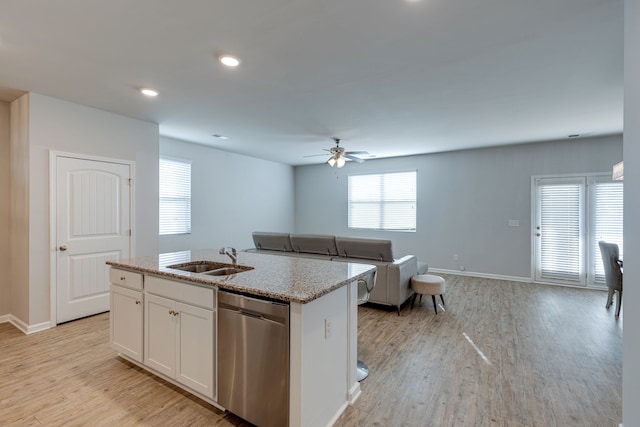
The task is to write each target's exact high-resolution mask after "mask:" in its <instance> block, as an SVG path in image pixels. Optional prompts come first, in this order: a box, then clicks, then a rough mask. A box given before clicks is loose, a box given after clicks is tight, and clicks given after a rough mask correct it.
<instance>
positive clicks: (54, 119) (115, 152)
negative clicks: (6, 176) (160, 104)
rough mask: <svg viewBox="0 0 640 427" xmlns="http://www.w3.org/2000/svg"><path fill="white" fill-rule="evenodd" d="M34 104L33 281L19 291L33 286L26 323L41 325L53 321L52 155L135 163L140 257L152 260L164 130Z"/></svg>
mask: <svg viewBox="0 0 640 427" xmlns="http://www.w3.org/2000/svg"><path fill="white" fill-rule="evenodd" d="M28 99H29V104H28V127H29V128H28V144H29V152H28V156H29V160H28V180H29V181H28V184H29V192H28V197H29V199H28V200H29V201H28V206H29V217H28V225H29V233H28V236H29V241H28V245H29V255H28V258H29V259H28V262H29V277H28V283H17V284H14V286H19V287H21V288H22V289H23V290H24V287H28V300H29V313H28V319H24V318H22V319H21V320H22V321H24V322H27V323H28V324H29V325H35V324H39V323H44V322H47V321H48V320H49V318H50V314H49V308H50V302H49V295H50V286H49V277H50V268H49V256H50V251H51V246H50V242H49V153H50V151H51V150H53V151H64V152H70V153H78V154H86V155H92V156H103V157H110V158H115V159H123V160H133V161H135V176H134V183H135V198H134V204H135V210H136V212H135V218H134V230H135V231H134V232H135V251H136V254H135V255H151V254H155V253H157V251H158V183H157V176H158V125H157V124H154V123H149V122H143V121H140V120H135V119H131V118H128V117H124V116H120V115H116V114H112V113H108V112H105V111H101V110H97V109H94V108H89V107H85V106H82V105H78V104H73V103H70V102H66V101H61V100H59V99H54V98H50V97H47V96H43V95H39V94H35V93H30V94H28ZM14 102H15V101H14ZM51 245H55V242H53V243H51Z"/></svg>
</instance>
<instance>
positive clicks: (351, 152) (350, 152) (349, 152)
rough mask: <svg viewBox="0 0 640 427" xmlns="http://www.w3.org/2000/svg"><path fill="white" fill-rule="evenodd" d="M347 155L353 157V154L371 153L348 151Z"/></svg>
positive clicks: (366, 152)
mask: <svg viewBox="0 0 640 427" xmlns="http://www.w3.org/2000/svg"><path fill="white" fill-rule="evenodd" d="M345 154H349V155H351V154H369V152H368V151H348V152H346V153H345Z"/></svg>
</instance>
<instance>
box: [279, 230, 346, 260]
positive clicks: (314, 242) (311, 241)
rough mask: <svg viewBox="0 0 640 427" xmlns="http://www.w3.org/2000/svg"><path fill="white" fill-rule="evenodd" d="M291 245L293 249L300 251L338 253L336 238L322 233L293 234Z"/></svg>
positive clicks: (324, 253) (332, 254) (334, 254)
mask: <svg viewBox="0 0 640 427" xmlns="http://www.w3.org/2000/svg"><path fill="white" fill-rule="evenodd" d="M289 237H290V239H291V246H292V247H293V250H294V251H296V252H300V253H308V254H320V255H330V256H336V255H338V249H337V248H336V238H335V237H334V236H325V235H320V234H292V235H291V236H289Z"/></svg>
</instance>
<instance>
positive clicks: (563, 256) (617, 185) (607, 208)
mask: <svg viewBox="0 0 640 427" xmlns="http://www.w3.org/2000/svg"><path fill="white" fill-rule="evenodd" d="M533 192H534V210H533V217H534V218H533V221H532V224H533V227H534V230H533V235H534V239H535V241H534V269H535V280H536V281H537V282H544V283H559V284H567V285H574V286H587V287H603V286H604V269H603V265H602V258H601V256H600V249H599V247H598V241H599V240H605V241H607V242H611V243H616V244H618V246H619V247H620V254H621V256H622V253H623V241H622V233H623V222H622V218H623V185H622V182H619V181H612V180H611V175H609V174H607V175H584V176H569V177H567V176H563V177H538V178H534V182H533Z"/></svg>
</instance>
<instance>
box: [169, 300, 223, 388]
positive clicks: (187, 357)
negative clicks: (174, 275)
mask: <svg viewBox="0 0 640 427" xmlns="http://www.w3.org/2000/svg"><path fill="white" fill-rule="evenodd" d="M176 308H177V310H178V312H179V313H180V314H179V316H178V317H179V318H180V321H179V322H178V328H179V333H178V343H177V349H176V350H177V354H176V380H178V381H180V382H181V383H182V384H184V385H186V386H187V387H189V388H191V389H193V390H194V391H197V392H199V393H202V394H203V395H205V396H207V397H209V398H211V399H213V398H214V397H215V396H214V381H213V378H214V363H215V360H214V354H215V352H214V345H215V344H214V343H215V339H214V335H215V316H214V314H215V312H214V311H211V310H205V309H202V308H198V307H194V306H192V305H187V304H181V303H176Z"/></svg>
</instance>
